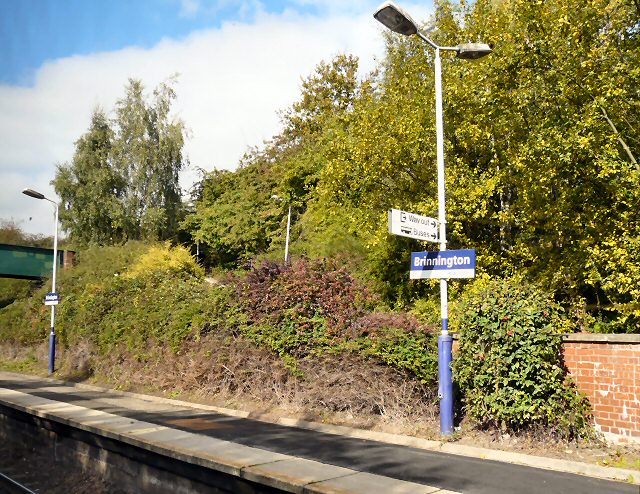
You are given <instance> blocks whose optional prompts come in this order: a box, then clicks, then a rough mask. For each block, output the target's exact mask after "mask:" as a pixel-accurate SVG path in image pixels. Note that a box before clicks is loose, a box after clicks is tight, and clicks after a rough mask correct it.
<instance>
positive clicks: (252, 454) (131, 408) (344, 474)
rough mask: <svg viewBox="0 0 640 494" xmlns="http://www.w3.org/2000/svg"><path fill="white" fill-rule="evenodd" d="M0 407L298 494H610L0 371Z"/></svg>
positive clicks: (555, 477)
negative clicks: (15, 409)
mask: <svg viewBox="0 0 640 494" xmlns="http://www.w3.org/2000/svg"><path fill="white" fill-rule="evenodd" d="M0 403H3V404H5V405H9V406H12V407H14V408H17V409H20V410H23V411H30V413H33V414H36V415H40V416H46V417H47V418H50V419H51V418H53V419H55V420H58V421H61V422H63V423H67V424H69V425H74V426H76V427H79V428H82V429H84V430H89V431H92V432H96V433H98V434H102V435H105V436H106V437H110V438H119V439H121V440H123V441H126V442H128V443H130V444H133V445H137V446H140V447H145V448H147V449H149V450H151V451H154V452H161V453H163V454H167V455H170V456H173V457H175V458H177V459H181V460H183V461H191V462H194V463H197V464H200V465H206V466H210V467H211V468H214V469H219V470H220V471H222V472H225V473H230V474H233V475H238V476H240V477H243V478H246V479H248V480H252V481H258V482H261V483H265V484H266V485H270V486H272V487H277V488H281V489H283V490H286V491H289V492H301V493H303V492H304V493H338V492H341V493H354V494H355V493H365V492H366V493H367V494H373V493H398V494H401V493H425V494H426V493H437V494H452V493H464V494H495V493H514V492H515V493H518V494H528V493H531V494H534V493H535V494H537V493H548V494H554V493H573V492H575V493H593V494H596V493H598V494H601V493H611V494H618V493H620V494H639V492H640V487H638V485H631V484H628V483H623V482H615V481H607V480H602V479H595V478H590V477H586V476H582V475H576V474H570V473H562V472H555V471H549V470H545V469H540V468H531V467H526V466H522V465H514V464H510V463H503V462H498V461H491V460H486V459H480V458H472V457H464V456H459V455H452V454H447V453H443V452H436V451H427V450H423V449H417V448H411V447H406V446H398V445H393V444H386V443H383V442H377V441H372V440H365V439H358V438H352V437H344V436H341V435H338V434H329V433H325V432H319V431H313V430H308V429H302V428H297V427H290V426H284V425H278V424H272V423H266V422H262V421H258V420H251V419H248V418H242V417H237V416H232V415H226V414H221V413H215V412H211V411H206V410H202V409H199V408H193V407H190V406H188V405H187V404H185V403H183V402H179V403H177V402H175V403H174V402H171V401H170V400H166V399H158V398H154V397H152V396H149V397H142V396H140V395H135V396H133V395H130V394H126V393H118V392H112V391H110V390H103V389H99V388H95V387H91V388H89V387H79V386H73V385H69V384H65V383H61V382H55V381H52V380H50V379H39V378H34V377H30V376H22V375H17V374H13V373H2V372H0Z"/></svg>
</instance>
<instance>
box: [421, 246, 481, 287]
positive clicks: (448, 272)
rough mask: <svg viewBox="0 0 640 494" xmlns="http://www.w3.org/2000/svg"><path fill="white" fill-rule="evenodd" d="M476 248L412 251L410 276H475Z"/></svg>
mask: <svg viewBox="0 0 640 494" xmlns="http://www.w3.org/2000/svg"><path fill="white" fill-rule="evenodd" d="M475 276H476V250H475V249H463V250H441V251H435V252H434V251H427V252H412V253H411V270H410V278H411V279H412V280H424V279H433V278H475Z"/></svg>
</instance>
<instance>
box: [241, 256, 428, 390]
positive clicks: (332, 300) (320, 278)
mask: <svg viewBox="0 0 640 494" xmlns="http://www.w3.org/2000/svg"><path fill="white" fill-rule="evenodd" d="M239 295H240V297H239V300H240V303H241V306H242V308H243V311H244V313H245V314H246V317H247V324H246V325H244V326H242V331H243V332H244V334H245V335H247V336H248V337H250V338H251V339H253V340H254V341H257V342H259V343H260V344H263V345H266V346H267V347H269V348H271V350H272V351H274V352H275V353H277V354H278V355H279V356H280V357H281V358H282V359H283V360H284V361H285V363H286V364H287V365H288V366H289V367H290V368H291V369H293V370H294V371H295V370H297V364H296V359H299V358H305V357H312V356H318V355H321V354H324V353H340V352H356V353H359V354H361V355H363V356H366V357H370V358H374V359H376V360H379V361H382V362H385V363H386V364H388V365H390V366H392V367H395V368H398V369H401V370H403V371H408V372H409V373H410V374H413V375H415V376H416V377H418V378H419V379H420V380H421V381H422V382H423V383H433V382H435V379H436V374H437V358H436V345H435V341H434V338H433V336H432V331H431V328H429V327H427V326H425V325H422V324H420V323H419V322H418V321H417V319H416V318H415V317H414V316H412V315H410V314H407V313H390V312H385V311H384V310H382V309H380V308H379V307H378V306H379V305H380V301H379V299H378V298H377V297H375V296H374V295H373V294H372V293H371V292H370V291H369V290H367V289H366V288H365V287H364V286H362V285H361V283H359V282H358V281H357V280H355V279H354V278H353V277H352V276H351V275H349V273H347V271H346V270H345V269H343V268H338V267H337V266H336V265H335V264H333V263H332V262H330V261H327V260H314V261H307V260H299V261H296V262H295V263H293V265H292V266H289V267H285V266H283V265H281V264H276V263H270V262H265V263H263V264H262V265H261V266H260V267H258V268H256V269H254V270H253V271H252V272H250V273H249V274H248V275H247V277H246V279H245V280H244V283H242V285H241V287H240V288H239Z"/></svg>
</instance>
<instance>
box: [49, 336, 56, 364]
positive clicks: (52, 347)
mask: <svg viewBox="0 0 640 494" xmlns="http://www.w3.org/2000/svg"><path fill="white" fill-rule="evenodd" d="M55 362H56V334H55V333H54V331H53V328H51V333H49V374H53V371H55V370H56V369H55Z"/></svg>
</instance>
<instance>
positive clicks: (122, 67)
mask: <svg viewBox="0 0 640 494" xmlns="http://www.w3.org/2000/svg"><path fill="white" fill-rule="evenodd" d="M379 3H380V2H379V0H351V1H348V2H345V1H343V0H317V1H311V0H288V1H284V0H273V1H271V0H269V1H260V0H239V1H238V0H128V1H125V0H0V181H1V182H2V194H0V220H13V221H15V222H17V223H18V224H19V225H20V226H21V227H22V228H23V229H24V230H26V231H28V232H31V233H48V232H49V230H50V229H51V218H50V211H49V208H45V207H43V205H42V202H41V201H34V200H32V199H29V198H27V197H25V196H23V195H22V194H21V193H20V191H21V190H22V189H23V188H26V187H29V188H32V189H36V190H39V191H41V192H43V193H44V194H45V195H47V196H48V197H51V198H52V199H55V198H56V197H55V192H54V190H53V188H52V187H51V185H50V181H51V180H52V179H53V177H54V176H55V171H56V166H58V165H60V164H64V163H68V162H69V161H70V160H71V159H72V158H73V152H74V143H75V141H76V140H77V139H78V138H79V137H80V136H81V135H82V134H83V133H84V132H85V131H86V130H87V128H88V125H89V122H90V118H91V113H92V111H93V110H94V108H96V107H101V108H102V109H104V110H105V111H106V112H107V113H109V111H110V110H112V109H113V107H114V104H115V102H116V100H117V99H118V98H120V97H121V96H122V95H123V90H124V86H125V84H126V83H127V80H128V79H129V78H135V79H140V80H141V81H142V82H143V84H144V85H145V87H146V89H147V91H148V92H149V93H150V92H151V91H152V90H153V89H154V88H155V87H156V86H157V85H158V84H159V83H161V82H163V81H165V80H167V78H169V77H170V76H172V75H173V74H176V73H178V74H179V76H178V79H177V83H176V86H175V89H176V93H177V99H176V101H175V103H174V106H173V112H174V117H175V118H180V119H182V120H183V121H184V122H185V124H186V126H187V128H188V129H189V136H188V139H187V141H186V143H185V148H184V151H185V153H186V156H187V157H188V160H189V162H190V168H189V169H187V170H185V172H184V173H182V174H181V184H182V185H183V187H184V188H185V189H187V188H189V187H190V186H191V185H192V184H193V181H194V180H195V178H196V177H197V174H196V171H195V169H196V168H203V169H205V170H212V169H213V168H214V167H215V168H218V169H234V168H235V167H236V166H237V165H238V162H239V160H240V159H241V158H242V155H243V154H244V153H245V152H246V151H247V150H248V149H249V148H251V147H254V146H260V145H262V143H263V142H264V141H265V140H267V139H269V138H271V137H272V136H273V135H275V134H276V133H277V132H278V131H279V129H280V120H279V116H278V114H279V112H280V111H282V110H285V109H286V108H288V107H290V106H291V104H292V103H293V102H295V101H296V99H298V98H299V96H300V87H301V80H302V79H303V78H305V77H307V76H308V75H310V74H311V73H312V72H313V69H314V68H315V66H316V65H317V64H318V63H320V62H321V61H323V60H325V61H326V60H330V59H331V58H332V57H334V56H335V55H337V54H340V53H349V54H353V55H356V56H358V57H359V59H360V70H361V74H364V73H367V72H368V71H370V70H372V69H373V68H375V66H376V63H377V62H376V60H377V59H380V58H382V57H383V56H384V41H383V36H382V35H381V32H382V30H383V28H382V27H381V26H380V25H379V24H378V23H377V22H376V21H375V20H374V19H373V15H372V14H373V12H374V11H375V9H376V7H377V6H378V5H379ZM402 5H403V7H405V8H406V9H407V10H408V11H409V12H411V13H412V15H413V16H414V18H416V20H425V21H426V20H427V18H428V17H429V15H430V12H431V9H432V2H431V0H427V1H417V2H416V1H415V0H414V1H413V2H404V1H403V2H402Z"/></svg>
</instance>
